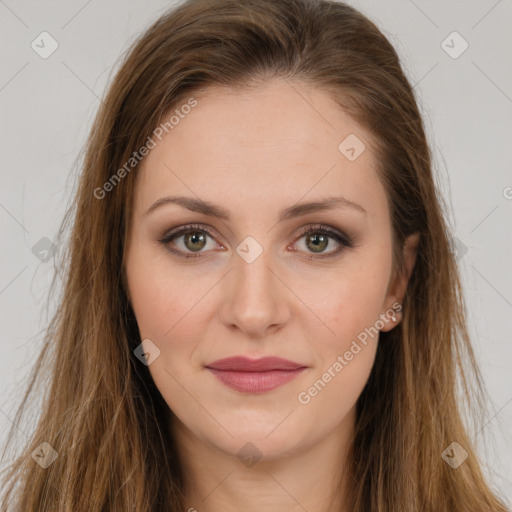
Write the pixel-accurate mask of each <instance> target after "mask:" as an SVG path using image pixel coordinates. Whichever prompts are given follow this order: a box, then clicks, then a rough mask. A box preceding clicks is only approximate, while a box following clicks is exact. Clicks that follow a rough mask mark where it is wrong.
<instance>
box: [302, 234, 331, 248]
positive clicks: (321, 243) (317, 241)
mask: <svg viewBox="0 0 512 512" xmlns="http://www.w3.org/2000/svg"><path fill="white" fill-rule="evenodd" d="M328 239H329V237H327V236H325V235H319V234H316V235H308V236H307V241H306V244H308V242H309V241H312V242H313V245H312V248H313V251H314V252H322V251H323V250H324V249H325V248H326V247H327V245H328V243H329V241H328ZM308 247H309V245H308Z"/></svg>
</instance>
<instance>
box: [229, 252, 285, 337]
mask: <svg viewBox="0 0 512 512" xmlns="http://www.w3.org/2000/svg"><path fill="white" fill-rule="evenodd" d="M271 258H272V255H271V254H270V251H269V250H268V249H264V250H263V252H262V254H261V255H260V256H259V257H258V258H256V259H255V260H254V261H252V262H251V263H248V262H247V261H245V260H244V259H243V258H241V257H240V256H239V255H238V254H236V255H234V263H233V269H232V271H231V272H230V273H229V275H228V276H227V282H226V283H225V284H224V287H223V297H222V304H221V307H220V312H219V314H220V317H221V320H222V322H223V323H224V325H226V326H227V327H228V328H230V329H235V328H238V329H240V331H241V332H243V333H244V334H245V335H246V336H247V337H250V338H262V337H264V336H265V335H268V334H271V333H274V332H275V331H277V330H279V329H280V328H282V326H283V325H285V324H286V322H287V321H288V319H289V317H290V309H289V304H288V303H287V299H286V297H287V296H289V295H287V293H288V294H289V293H290V292H289V291H288V290H287V288H286V286H285V284H283V280H282V278H281V279H280V276H279V271H278V270H277V269H275V265H272V262H271ZM273 267H274V268H273Z"/></svg>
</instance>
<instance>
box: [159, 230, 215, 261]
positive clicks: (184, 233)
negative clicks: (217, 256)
mask: <svg viewBox="0 0 512 512" xmlns="http://www.w3.org/2000/svg"><path fill="white" fill-rule="evenodd" d="M180 238H182V239H183V240H182V241H181V243H176V242H175V240H179V239H180ZM208 238H212V239H213V234H212V233H211V232H210V230H209V229H207V228H206V227H205V226H200V225H188V226H183V227H181V228H178V229H176V230H174V231H171V232H170V233H168V234H167V235H166V236H165V237H164V238H162V239H161V240H159V242H160V243H162V244H163V245H165V246H166V247H167V248H168V249H169V250H170V251H171V252H173V253H175V254H177V255H179V256H182V257H184V258H197V257H199V256H201V254H194V253H200V252H204V251H202V250H203V249H204V248H205V247H207V243H208V240H207V239H208ZM173 244H174V245H178V246H181V248H180V249H175V248H173V247H172V245H173ZM212 245H213V247H210V249H215V247H217V245H218V244H215V243H214V244H212ZM188 251H191V253H188Z"/></svg>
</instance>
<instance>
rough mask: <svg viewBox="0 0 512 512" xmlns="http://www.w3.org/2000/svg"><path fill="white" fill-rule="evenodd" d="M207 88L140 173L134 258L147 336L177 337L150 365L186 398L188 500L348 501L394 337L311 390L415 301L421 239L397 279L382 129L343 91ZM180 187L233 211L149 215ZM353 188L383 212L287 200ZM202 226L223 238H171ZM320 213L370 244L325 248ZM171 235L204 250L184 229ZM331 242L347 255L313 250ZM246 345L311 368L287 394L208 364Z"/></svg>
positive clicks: (279, 505) (274, 505) (139, 314)
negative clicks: (245, 383) (377, 137)
mask: <svg viewBox="0 0 512 512" xmlns="http://www.w3.org/2000/svg"><path fill="white" fill-rule="evenodd" d="M194 97H195V98H196V99H197V101H198V105H197V106H196V107H195V108H194V109H193V110H192V111H191V112H190V114H188V115H187V116H186V117H185V118H184V119H182V120H181V121H180V123H179V125H177V126H175V127H174V129H173V130H171V131H169V133H168V134H167V135H165V136H164V137H163V139H162V141H161V142H159V143H158V144H157V146H156V147H155V148H154V149H152V150H151V152H150V154H149V155H148V156H147V157H146V158H145V160H144V161H143V163H142V167H141V168H139V170H137V173H138V175H137V185H136V191H135V197H134V209H133V216H132V219H131V224H130V236H129V240H128V247H127V259H126V273H127V278H128V285H129V295H130V300H131V303H132V307H133V310H134V313H135V316H136V318H137V322H138V325H139V329H140V333H141V339H142V340H146V339H149V340H151V341H152V343H153V344H154V345H153V346H157V347H158V349H159V350H160V354H159V356H158V357H156V359H154V361H153V362H151V363H150V364H149V366H148V369H149V371H150V373H151V376H152V378H153V379H154V381H155V384H156V386H157V387H158V389H159V391H160V392H161V394H162V396H163V398H164V399H165V401H166V403H167V404H168V406H169V411H168V416H169V420H170V425H169V432H170V435H172V436H174V437H175V439H176V440H177V444H178V446H179V452H180V457H181V460H182V464H183V466H184V468H185V474H186V477H187V489H186V495H187V504H190V505H189V506H190V508H191V509H192V510H194V509H196V510H197V511H199V512H208V511H218V510H223V511H226V512H229V511H240V510H244V511H260V510H267V511H277V510H279V511H280V512H283V511H284V512H288V511H296V510H297V511H298V510H301V511H303V510H304V509H306V510H310V511H313V510H315V511H328V510H339V503H340V501H339V499H336V500H334V502H333V503H331V504H330V503H329V497H330V496H332V493H333V491H334V489H335V486H336V484H337V478H339V477H341V476H342V469H343V467H344V466H345V462H346V451H347V448H348V443H349V441H350V439H351V436H352V434H353V428H354V420H355V405H356V401H357V399H358V397H359V395H360V394H361V392H362V390H363V388H364V386H365V384H366V382H367V380H368V377H369V375H370V371H371V368H372V365H373V362H374V359H375V352H376V348H377V343H378V335H377V336H374V337H373V338H371V337H370V338H369V341H368V343H367V344H366V345H362V344H361V343H359V345H360V346H361V348H362V349H361V350H360V352H358V353H357V355H355V356H354V357H353V359H352V360H351V361H349V362H348V363H347V365H346V366H344V367H343V369H342V371H339V372H337V373H336V372H334V373H335V377H333V378H332V379H331V380H330V382H328V383H327V384H326V385H325V387H323V389H321V391H320V392H318V393H317V395H316V396H314V397H312V398H311V400H310V401H309V403H307V404H303V403H300V402H299V400H298V395H299V393H301V392H304V391H307V390H308V389H309V388H310V387H311V386H312V385H313V384H314V383H315V381H317V380H318V379H320V378H322V375H323V374H324V372H325V371H327V369H328V368H329V367H332V366H333V364H334V363H335V362H336V361H337V358H338V356H340V355H343V354H344V353H345V352H346V351H347V350H349V348H350V346H351V344H352V342H353V341H354V340H355V339H356V338H357V336H358V335H359V334H360V333H361V332H362V331H364V330H365V328H368V327H370V326H374V325H375V323H376V321H377V320H379V318H382V317H381V316H380V315H382V314H384V313H386V311H388V310H389V309H390V308H391V307H392V305H393V304H394V303H396V302H399V303H401V302H402V299H403V296H404V293H405V287H406V285H407V280H408V277H409V275H410V272H411V271H412V268H413V266H414V262H415V258H416V247H417V243H418V236H417V235H414V236H412V237H410V239H408V240H407V243H406V244H405V247H404V257H405V261H406V266H407V272H408V274H407V276H404V277H402V278H400V279H396V280H394V281H393V282H392V245H391V224H390V217H389V209H388V204H387V198H386V194H385V191H384V188H383V187H382V185H381V183H380V181H379V180H378V177H377V166H376V162H375V161H374V157H373V154H372V152H371V149H370V145H369V142H370V135H369V134H367V133H366V132H365V131H364V130H363V129H362V128H361V127H360V126H359V125H357V124H356V123H355V122H354V121H353V120H352V119H351V118H350V117H348V116H347V115H346V114H345V113H344V112H343V111H342V109H341V108H340V107H339V105H338V104H337V103H335V101H334V100H333V99H332V98H331V96H329V95H328V94H327V93H326V92H323V91H322V90H318V89H313V88H311V87H307V86H306V85H305V84H303V83H300V82H294V83H293V87H292V86H291V82H286V81H284V80H280V79H272V80H269V81H267V82H266V83H265V84H264V85H262V86H261V87H258V88H254V89H250V90H249V89H239V90H236V91H234V90H231V89H228V88H224V87H210V88H208V89H205V90H203V91H202V92H200V93H197V94H194ZM349 134H356V135H357V136H358V137H359V138H360V140H362V141H364V142H365V144H366V150H365V151H363V152H362V153H361V154H360V156H359V157H358V158H356V160H354V161H349V160H348V159H347V158H346V157H345V156H344V155H343V154H342V153H341V152H340V151H339V150H338V146H339V144H340V142H341V141H343V140H344V139H345V137H347V136H348V135H349ZM169 195H180V196H187V197H192V198H200V199H202V200H206V201H209V202H212V203H215V204H217V205H219V206H221V207H223V208H225V209H227V210H229V212H230V214H231V219H230V220H220V219H217V218H215V217H212V216H207V215H205V214H202V213H196V212H192V211H190V210H187V209H186V208H184V207H182V206H179V205H176V204H166V205H163V206H160V207H158V208H155V209H154V210H153V211H152V212H150V213H148V214H146V211H147V210H148V208H149V207H150V206H151V205H152V204H153V203H155V201H157V200H158V199H160V198H162V197H164V196H169ZM339 195H343V196H344V197H345V198H347V199H349V200H350V201H353V202H355V203H357V204H359V205H360V206H362V207H363V208H364V209H365V210H366V213H362V212H360V211H358V210H357V209H355V208H349V207H337V208H335V209H332V210H325V211H320V212H313V213H308V214H305V215H302V216H300V217H296V218H292V219H288V220H285V221H282V222H278V215H279V212H280V211H281V210H282V209H284V208H287V207H289V206H292V205H295V204H297V203H304V202H310V201H317V200H323V199H325V198H327V197H331V196H339ZM190 223H194V224H201V225H203V226H206V227H208V226H209V227H211V229H212V230H213V234H214V235H215V238H211V237H210V236H209V235H208V234H206V233H203V232H200V233H199V235H201V234H204V235H205V236H206V245H205V246H204V247H203V248H202V249H200V256H199V257H197V258H189V259H186V258H183V257H180V256H178V255H175V254H173V253H172V252H170V251H169V249H168V247H166V246H165V245H163V244H162V243H160V242H159V241H158V240H159V239H161V238H163V236H164V235H165V234H166V233H169V232H170V231H171V229H173V228H176V227H180V226H184V225H186V224H190ZM320 223H322V224H326V225H327V226H330V227H332V228H334V230H337V231H339V232H341V233H345V234H349V235H350V236H352V238H353V242H354V246H353V247H345V248H342V251H341V252H339V253H337V254H334V253H335V251H336V249H337V248H338V247H340V245H339V244H338V243H337V242H336V241H335V240H334V239H332V238H329V241H328V244H329V245H328V246H327V247H325V244H324V245H322V248H323V249H321V250H320V253H317V252H315V251H314V244H313V243H311V241H309V243H308V236H307V235H306V236H301V235H300V233H299V229H300V228H302V227H308V226H318V224H320ZM320 234H321V233H320ZM312 235H313V238H314V233H313V234H312ZM248 236H250V237H253V238H254V239H255V240H256V241H257V242H258V243H259V244H260V246H261V247H262V249H263V252H262V253H261V255H259V257H257V258H256V259H255V260H254V261H253V262H251V263H248V262H247V261H245V260H244V259H243V258H242V257H240V256H239V254H238V253H237V252H236V248H237V247H238V246H239V245H240V244H241V242H242V241H244V239H245V238H246V237H248ZM169 245H170V246H172V247H173V248H175V249H177V250H181V251H183V252H185V253H188V254H197V253H194V251H193V249H194V242H188V245H185V237H184V236H183V235H181V236H178V238H176V239H174V242H171V243H170V244H169ZM294 249H295V250H294ZM322 254H323V255H325V254H327V255H328V254H331V255H332V256H331V257H328V258H324V259H313V260H308V259H307V257H308V256H310V257H311V256H313V257H318V256H319V255H320V256H321V255H322ZM396 318H397V321H396V322H393V321H392V320H391V319H390V317H389V315H388V316H385V319H386V320H385V321H384V322H383V324H384V325H383V326H382V328H381V329H380V330H381V331H387V330H390V329H393V328H394V327H395V326H396V325H397V324H398V323H399V322H400V319H401V318H402V317H401V314H400V313H397V315H396ZM144 343H145V344H146V345H145V346H146V347H148V346H149V345H147V342H144ZM233 355H245V356H247V357H251V358H258V357H263V356H267V355H275V356H279V357H283V358H285V359H290V360H292V361H295V362H299V363H302V364H304V365H306V366H307V367H308V368H307V369H306V370H305V371H303V372H302V373H301V374H300V375H298V376H297V377H296V378H295V379H294V380H292V381H291V382H288V383H286V384H285V385H283V386H281V387H278V388H277V389H275V390H273V391H270V392H266V393H260V394H249V393H242V392H239V391H235V390H233V389H231V388H228V387H227V386H225V385H224V384H223V383H221V382H220V381H218V380H217V379H216V378H215V377H214V376H213V375H212V374H211V372H210V371H209V370H207V369H205V368H204V366H205V365H206V364H208V363H211V362H213V361H215V360H217V359H221V358H224V357H228V356H233ZM141 364H142V363H141ZM171 411H172V412H171ZM248 442H250V443H252V445H254V447H255V448H249V451H251V450H253V451H254V452H257V454H258V455H259V456H260V457H261V458H260V459H259V461H258V462H257V463H256V464H254V465H252V466H249V465H248V464H245V463H244V462H243V461H242V460H241V459H240V458H239V457H237V453H238V452H239V451H240V450H241V448H242V447H244V445H246V444H247V443H248ZM246 449H247V448H246ZM336 507H338V508H336Z"/></svg>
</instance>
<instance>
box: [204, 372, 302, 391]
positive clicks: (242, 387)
mask: <svg viewBox="0 0 512 512" xmlns="http://www.w3.org/2000/svg"><path fill="white" fill-rule="evenodd" d="M305 369H306V368H298V369H297V370H269V371H265V372H240V371H231V370H217V369H215V368H208V370H210V371H211V372H212V373H213V374H214V375H215V377H217V378H218V379H219V380H220V381H221V382H223V383H224V384H225V385H226V386H228V387H230V388H232V389H236V390H237V391H242V392H244V393H264V392H265V391H272V390H273V389H275V388H277V387H279V386H282V385H283V384H286V383H287V382H290V381H291V380H293V379H294V378H295V377H297V375H299V373H301V372H302V371H303V370H305Z"/></svg>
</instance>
